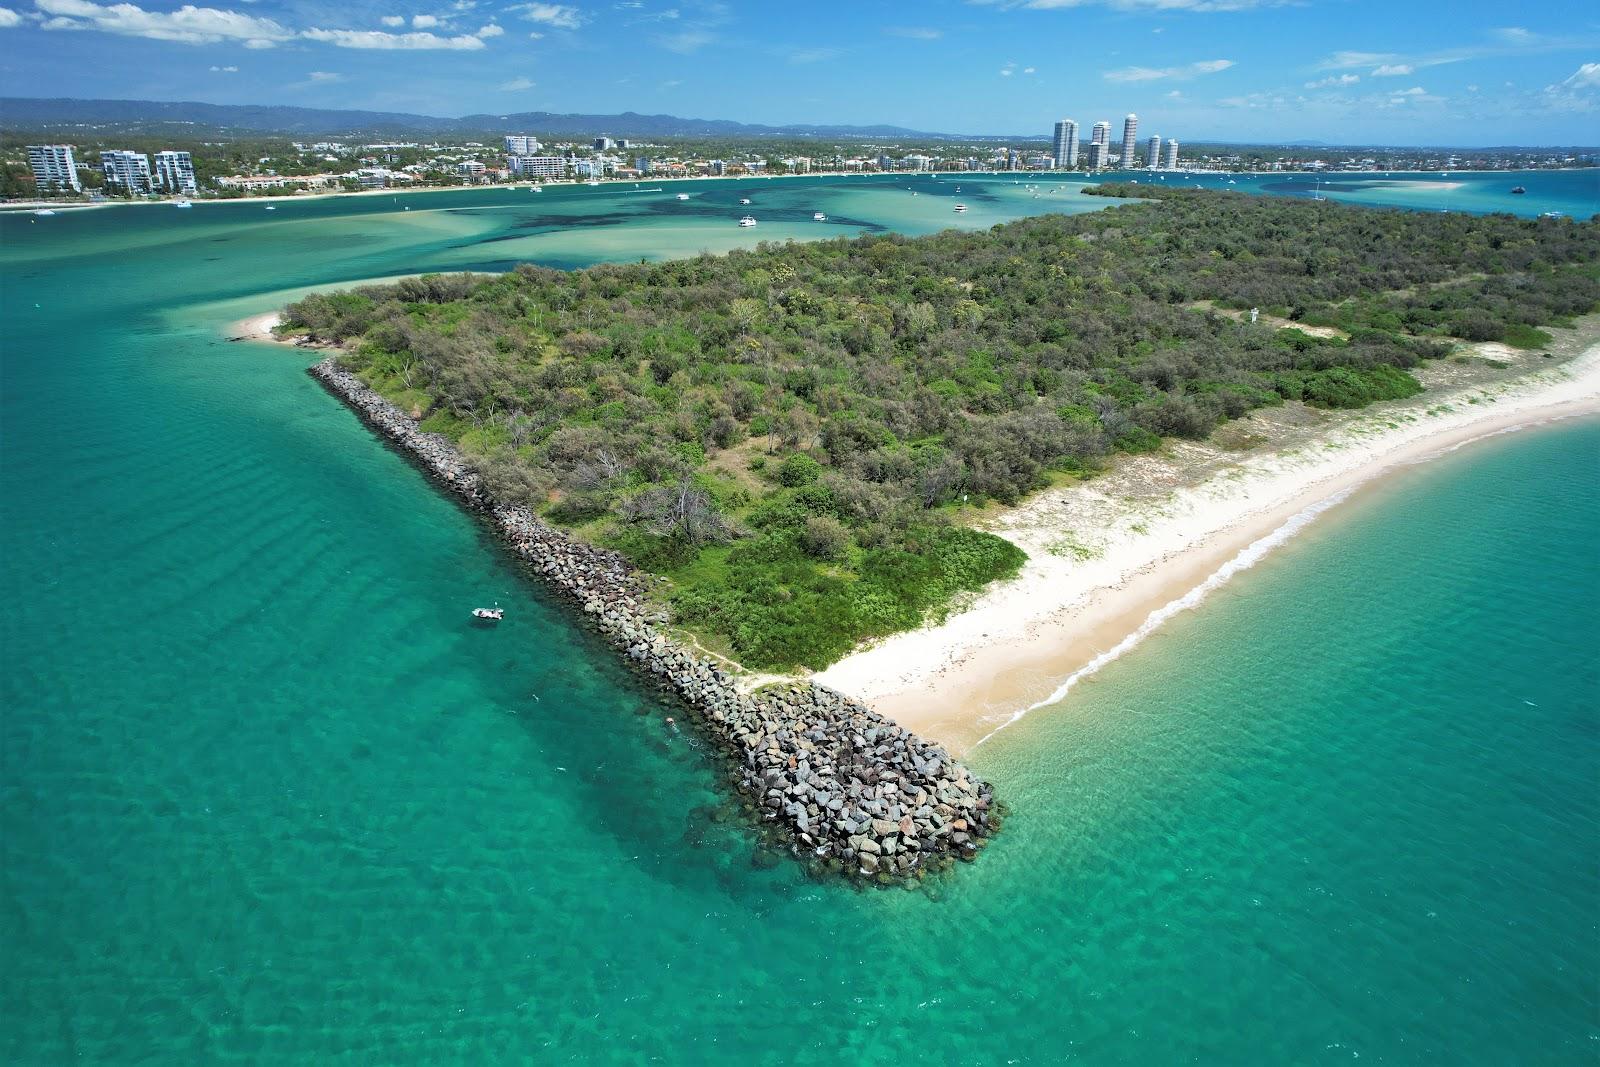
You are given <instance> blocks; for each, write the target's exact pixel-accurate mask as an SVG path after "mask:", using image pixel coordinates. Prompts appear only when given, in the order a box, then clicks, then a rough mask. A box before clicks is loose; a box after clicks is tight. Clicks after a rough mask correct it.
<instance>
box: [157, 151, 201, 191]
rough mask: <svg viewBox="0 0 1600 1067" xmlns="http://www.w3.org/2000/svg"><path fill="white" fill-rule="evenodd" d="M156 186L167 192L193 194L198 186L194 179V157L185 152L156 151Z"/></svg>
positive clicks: (197, 189)
mask: <svg viewBox="0 0 1600 1067" xmlns="http://www.w3.org/2000/svg"><path fill="white" fill-rule="evenodd" d="M155 164H156V188H157V189H162V190H165V191H166V192H169V193H182V194H184V195H185V196H194V195H195V194H196V193H198V192H199V191H200V186H199V185H198V184H197V183H196V182H195V180H194V159H193V158H191V157H190V155H189V153H187V152H157V153H156V159H155Z"/></svg>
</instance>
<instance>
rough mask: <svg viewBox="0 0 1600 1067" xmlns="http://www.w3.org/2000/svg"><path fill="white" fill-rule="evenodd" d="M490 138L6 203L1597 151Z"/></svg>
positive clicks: (160, 167)
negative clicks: (667, 179) (475, 186)
mask: <svg viewBox="0 0 1600 1067" xmlns="http://www.w3.org/2000/svg"><path fill="white" fill-rule="evenodd" d="M484 137H485V139H483V140H462V141H459V142H455V141H446V140H428V141H423V140H406V141H393V140H382V141H379V140H363V139H358V138H345V139H326V140H323V139H318V140H309V139H308V140H292V141H291V140H284V139H271V140H267V141H261V142H259V144H256V143H255V142H252V144H255V146H256V147H259V148H260V149H261V150H262V151H261V152H260V154H256V155H252V156H248V157H247V156H246V155H245V154H244V153H243V152H242V151H241V150H240V149H241V147H242V146H241V144H240V143H236V142H228V141H208V142H203V143H189V144H187V147H183V148H175V147H165V146H164V147H162V148H160V149H159V150H155V151H149V150H140V149H137V148H130V147H126V146H113V145H112V144H110V143H109V142H102V141H100V140H98V139H97V141H96V143H94V144H84V143H52V144H26V145H19V146H17V147H16V148H13V149H10V150H8V151H7V152H6V154H5V157H4V159H3V160H0V163H3V166H4V180H3V182H0V201H9V202H23V201H30V200H33V199H60V200H69V201H70V200H81V201H89V202H95V201H103V200H107V199H113V198H119V199H135V200H137V199H172V200H177V201H188V200H192V199H200V198H208V199H211V198H214V199H236V198H239V197H245V196H294V195H299V194H311V193H339V192H361V191H366V190H377V189H413V188H449V187H459V186H472V185H497V184H510V183H519V182H520V183H528V182H533V183H539V184H545V183H558V182H576V183H600V182H606V181H640V180H644V179H663V178H722V177H742V176H775V175H789V174H841V175H844V174H884V173H896V172H955V173H961V172H985V173H993V172H1032V173H1041V172H1062V171H1070V172H1081V173H1085V174H1098V173H1103V172H1107V171H1140V170H1148V171H1157V170H1159V171H1184V172H1189V173H1195V174H1215V173H1240V174H1243V173H1336V172H1337V173H1359V172H1366V171H1485V170H1536V169H1560V168H1568V167H1575V166H1586V165H1593V164H1594V162H1595V159H1594V157H1593V156H1592V155H1588V154H1585V153H1583V152H1579V151H1557V150H1551V149H1537V150H1524V149H1510V148H1508V149H1478V150H1465V149H1463V150H1461V151H1456V152H1441V151H1439V150H1436V149H1432V150H1407V149H1379V148H1360V149H1333V148H1326V147H1306V146H1279V147H1273V146H1240V145H1219V144H1205V145H1198V146H1189V147H1187V148H1180V141H1179V140H1178V139H1177V138H1174V137H1170V136H1168V137H1163V136H1161V135H1160V134H1159V133H1151V134H1148V135H1145V136H1143V137H1142V138H1141V133H1140V120H1139V117H1138V116H1137V115H1134V114H1129V115H1127V116H1126V117H1125V118H1124V119H1123V120H1122V122H1121V124H1120V128H1119V127H1114V126H1113V123H1112V122H1111V121H1110V120H1101V121H1097V122H1095V123H1093V124H1092V125H1091V126H1090V127H1089V130H1088V134H1087V136H1084V135H1083V133H1082V132H1081V131H1080V127H1079V123H1078V122H1077V121H1075V120H1072V119H1062V120H1060V121H1059V122H1056V123H1055V124H1054V126H1053V128H1052V130H1051V133H1050V136H1049V138H1048V139H1047V140H1039V141H1019V142H1012V143H1002V142H1001V141H998V140H994V139H974V140H972V141H969V142H964V143H963V142H958V141H955V140H938V141H935V140H930V141H927V142H923V143H875V142H871V141H865V140H863V141H855V142H849V141H840V142H838V143H833V144H829V145H826V146H822V145H807V144H805V143H797V142H795V141H792V140H785V141H769V140H765V139H751V140H746V141H744V142H731V143H722V144H717V145H714V146H710V145H700V144H696V143H693V142H688V141H684V140H670V141H663V140H652V141H642V140H639V139H636V138H629V137H617V136H612V135H609V134H599V135H597V136H595V137H593V138H592V139H589V140H586V141H579V140H574V139H571V138H570V137H569V138H562V139H550V140H549V141H546V140H542V139H541V137H540V135H538V134H535V133H508V134H502V135H499V136H498V137H492V136H490V135H487V134H485V135H484Z"/></svg>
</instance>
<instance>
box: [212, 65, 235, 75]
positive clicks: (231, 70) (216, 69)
mask: <svg viewBox="0 0 1600 1067" xmlns="http://www.w3.org/2000/svg"><path fill="white" fill-rule="evenodd" d="M211 70H212V73H214V74H237V73H239V68H238V67H232V66H229V67H217V66H213V67H212V68H211Z"/></svg>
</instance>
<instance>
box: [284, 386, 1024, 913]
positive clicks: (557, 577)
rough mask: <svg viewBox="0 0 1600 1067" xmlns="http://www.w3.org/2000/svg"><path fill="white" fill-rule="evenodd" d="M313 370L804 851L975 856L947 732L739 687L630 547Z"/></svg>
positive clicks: (978, 789) (910, 866)
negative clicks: (584, 526) (674, 711)
mask: <svg viewBox="0 0 1600 1067" xmlns="http://www.w3.org/2000/svg"><path fill="white" fill-rule="evenodd" d="M310 374H311V375H312V377H314V378H316V379H317V381H319V382H321V383H322V385H323V386H324V387H325V388H327V389H328V391H329V392H331V393H333V394H334V395H335V396H336V397H338V398H339V399H340V400H342V401H343V402H344V403H345V404H346V405H347V406H348V407H349V408H351V410H353V411H354V412H355V413H356V414H357V415H358V416H360V417H361V419H362V421H363V422H365V423H366V424H367V425H368V426H369V427H371V428H372V429H373V430H376V431H377V432H378V433H380V434H382V435H383V436H384V437H385V438H387V439H388V440H389V441H390V442H391V443H393V444H394V445H396V446H397V447H399V448H401V449H402V450H404V451H405V452H406V453H407V454H408V455H410V456H411V457H412V458H413V459H414V460H415V461H416V462H417V463H418V464H420V465H421V466H422V468H423V469H424V470H425V471H427V473H428V474H429V475H430V476H431V477H432V478H433V479H434V480H435V481H437V482H438V483H440V484H441V485H442V486H444V487H445V488H447V489H448V490H450V491H451V492H452V493H453V494H455V496H456V497H457V498H459V499H460V500H461V501H462V502H463V503H464V504H466V505H467V506H468V507H469V508H472V509H473V510H475V511H478V512H480V513H482V514H483V515H484V516H485V517H486V518H487V519H488V520H489V521H491V522H492V523H493V524H494V525H495V527H496V529H497V530H498V531H499V533H500V534H501V535H502V536H503V537H504V538H505V540H506V542H507V543H508V544H509V545H510V546H511V548H512V550H513V551H514V552H516V553H517V555H518V556H520V557H521V558H522V559H524V560H525V561H527V563H528V564H530V565H531V566H532V567H533V568H534V569H535V570H536V571H538V572H539V573H540V574H541V575H543V576H544V578H545V579H546V581H547V582H548V583H549V585H550V587H551V588H552V589H554V590H556V591H557V592H558V593H560V594H561V595H562V596H565V597H567V598H568V599H570V600H572V601H574V602H575V603H576V604H577V605H579V606H580V607H581V608H582V611H583V613H584V615H585V617H586V618H587V620H588V621H589V622H590V623H591V625H593V626H594V628H595V629H597V630H598V631H599V632H600V633H601V634H603V635H604V636H605V637H606V638H607V639H608V640H609V641H610V642H611V643H612V644H613V645H614V646H615V647H616V648H617V649H618V650H619V651H620V652H621V653H622V654H623V655H625V656H626V657H627V658H628V659H629V660H630V661H631V662H632V663H633V664H634V665H635V666H636V668H637V669H638V670H639V671H640V672H641V673H643V674H645V675H646V676H648V677H650V678H652V679H654V680H656V681H657V682H658V683H659V684H661V685H662V686H663V687H664V688H665V689H667V690H668V691H670V692H672V693H674V694H675V695H676V696H678V697H679V698H680V699H681V700H682V701H683V703H684V704H685V706H686V707H688V709H689V710H690V712H691V713H692V714H693V715H694V716H695V717H696V718H697V719H698V720H699V722H700V725H701V727H702V728H703V729H704V731H705V733H706V734H707V736H708V737H709V738H710V739H711V740H712V742H713V743H714V744H716V745H717V746H718V748H720V749H721V751H722V752H723V753H724V754H725V755H726V756H727V757H728V758H729V761H730V764H731V766H732V767H733V768H734V779H735V782H736V784H737V786H738V788H739V789H740V790H741V791H742V792H743V793H744V794H745V796H746V797H748V798H749V800H750V802H751V803H752V805H754V806H755V807H756V808H757V809H758V810H759V812H760V816H761V818H762V819H763V820H764V821H765V822H767V823H769V824H772V825H774V826H777V827H781V828H782V829H783V830H784V831H786V832H787V834H788V835H789V837H790V839H791V840H792V843H793V845H794V847H795V850H796V851H797V852H800V853H802V854H804V855H807V856H809V857H811V858H813V859H815V860H817V861H818V862H820V863H822V864H823V865H824V866H827V867H829V868H831V869H835V870H838V871H841V872H843V873H846V874H850V875H853V876H859V877H865V878H870V879H872V880H875V881H879V882H893V881H897V880H904V879H907V878H917V877H921V876H922V875H923V873H924V872H925V871H927V870H929V869H934V868H939V867H944V866H948V865H950V864H951V863H953V862H954V861H955V860H956V859H972V858H973V857H974V856H976V855H977V852H978V850H979V849H980V848H982V847H983V845H984V844H985V842H986V840H987V838H988V837H989V836H990V835H991V834H992V833H993V832H995V831H996V830H998V829H999V826H1000V814H999V812H998V811H997V808H996V804H995V801H994V794H993V790H992V789H991V788H990V786H989V785H988V783H986V782H984V781H982V780H981V779H979V778H978V777H976V776H975V775H973V774H972V773H971V772H969V771H968V770H967V769H966V768H965V767H963V766H962V765H961V764H960V763H958V762H956V761H955V760H953V759H951V758H950V755H949V754H948V753H947V752H945V751H944V749H942V748H940V747H939V746H938V745H935V744H932V743H931V742H929V741H926V740H924V739H923V738H920V737H917V736H916V735H915V734H912V733H911V732H910V731H908V730H906V729H904V728H902V727H900V726H898V725H896V724H895V723H893V722H890V721H889V720H887V719H884V718H883V717H882V716H880V715H878V714H877V713H876V712H874V711H873V710H872V709H871V708H869V707H867V706H866V705H865V704H863V703H861V702H860V701H858V700H854V699H852V698H850V697H847V696H844V695H843V694H840V693H837V692H834V691H833V690H831V689H826V688H824V687H822V686H818V685H814V684H811V683H809V682H797V683H790V684H785V685H781V686H773V687H767V688H765V689H762V690H758V691H757V692H755V693H744V692H741V691H740V690H739V689H738V688H737V686H735V684H734V682H733V679H732V678H730V677H729V676H728V674H727V673H726V672H725V671H723V670H722V668H721V667H719V666H718V665H717V664H715V663H714V662H712V661H710V660H707V659H706V658H705V657H703V656H701V655H699V654H697V653H695V652H693V651H690V650H689V649H687V648H685V647H683V646H682V645H681V644H679V643H678V642H676V641H674V640H673V639H672V638H670V637H669V636H667V634H666V633H665V632H664V631H663V630H662V626H663V625H664V624H665V623H666V622H667V621H668V620H667V617H666V614H665V612H664V611H663V609H661V608H660V607H659V606H657V605H655V604H654V603H653V602H652V601H651V600H650V598H649V596H648V595H647V586H646V583H645V581H644V580H643V579H642V578H641V577H640V576H639V575H638V574H637V573H636V572H635V571H634V570H633V569H632V568H631V567H630V566H629V565H628V563H627V561H626V560H625V559H624V558H623V557H622V556H621V555H619V554H617V553H615V552H612V551H609V550H606V549H602V548H597V547H595V546H593V545H589V544H586V543H584V542H582V541H578V540H575V539H573V538H571V537H569V536H567V535H566V534H564V533H562V532H561V531H559V530H557V529H555V528H554V527H551V526H549V525H548V524H546V523H545V522H543V521H542V520H540V519H539V518H538V517H537V516H536V515H535V514H534V513H533V512H532V511H531V510H530V509H528V508H526V507H522V506H514V505H507V504H503V503H500V502H497V501H496V500H494V499H493V498H492V496H491V494H490V493H489V491H488V490H487V489H486V488H485V486H484V484H483V481H482V479H481V478H479V476H478V474H477V472H476V471H475V470H474V469H473V468H472V466H471V464H469V463H468V462H467V461H466V459H465V458H464V457H463V456H462V455H461V453H460V452H459V451H458V450H457V449H456V447H455V445H454V443H453V442H451V441H450V440H449V439H448V438H446V437H443V436H441V435H438V434H431V433H425V432H423V431H422V430H421V429H420V428H419V427H418V425H417V422H416V420H414V419H412V418H411V417H410V416H408V415H407V414H406V413H405V412H403V411H402V410H400V408H398V407H396V406H395V405H394V404H392V403H390V402H389V401H387V400H385V399H384V398H383V397H381V396H379V395H378V394H377V393H375V392H373V391H372V390H371V389H369V388H368V387H367V386H366V385H365V384H364V383H363V382H362V381H361V380H360V379H359V378H357V377H356V376H355V375H353V374H351V373H349V372H348V371H346V370H344V369H342V368H341V367H340V366H339V365H338V362H337V358H336V357H335V358H329V359H326V360H323V361H322V362H320V363H318V364H316V365H315V366H313V367H311V368H310Z"/></svg>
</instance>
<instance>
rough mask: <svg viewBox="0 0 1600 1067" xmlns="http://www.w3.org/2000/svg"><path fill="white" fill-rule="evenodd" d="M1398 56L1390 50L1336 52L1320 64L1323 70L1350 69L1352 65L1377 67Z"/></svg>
mask: <svg viewBox="0 0 1600 1067" xmlns="http://www.w3.org/2000/svg"><path fill="white" fill-rule="evenodd" d="M1398 58H1399V57H1398V56H1396V55H1394V54H1392V53H1390V52H1335V53H1334V54H1333V55H1331V56H1329V57H1328V58H1327V59H1325V60H1323V61H1322V63H1321V64H1319V65H1320V66H1321V67H1322V69H1323V70H1348V69H1350V68H1351V67H1375V66H1378V65H1380V64H1382V63H1384V62H1385V61H1387V60H1390V59H1398Z"/></svg>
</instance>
